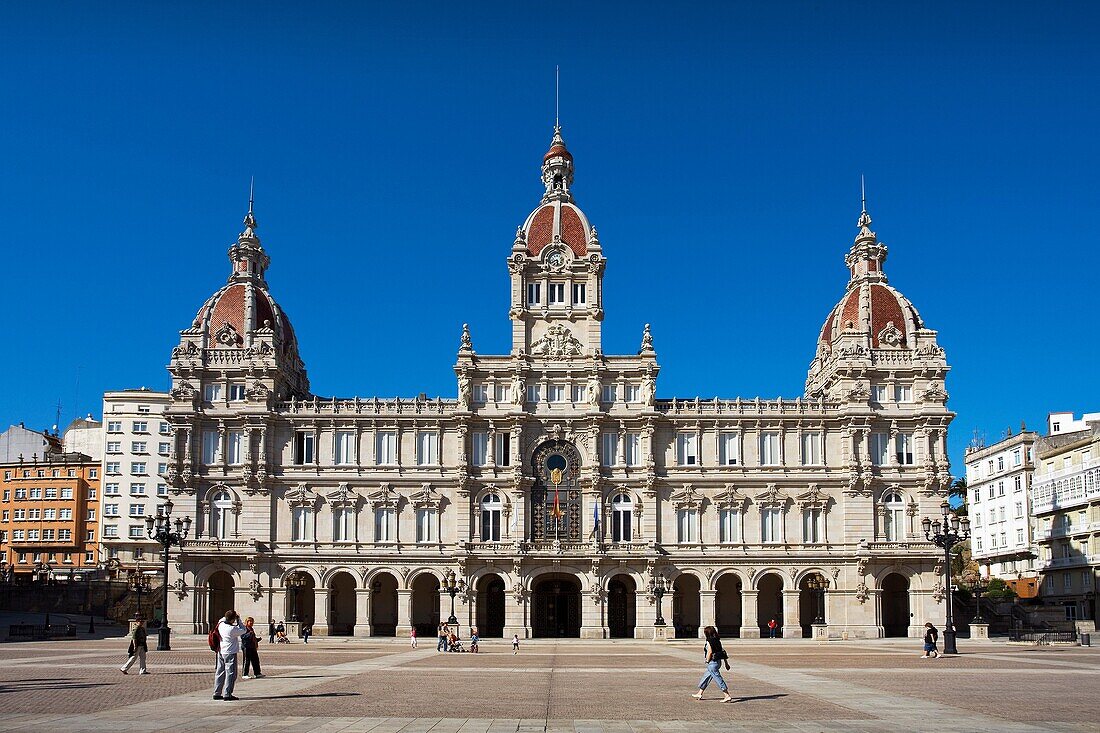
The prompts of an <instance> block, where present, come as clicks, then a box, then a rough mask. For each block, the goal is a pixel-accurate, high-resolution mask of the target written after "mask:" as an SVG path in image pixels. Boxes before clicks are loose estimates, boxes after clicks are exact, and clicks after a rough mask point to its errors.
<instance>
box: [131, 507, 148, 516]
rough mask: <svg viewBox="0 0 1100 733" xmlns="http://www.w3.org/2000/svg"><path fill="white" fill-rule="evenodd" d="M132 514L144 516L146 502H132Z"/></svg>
mask: <svg viewBox="0 0 1100 733" xmlns="http://www.w3.org/2000/svg"><path fill="white" fill-rule="evenodd" d="M130 516H131V517H144V516H145V505H144V504H131V505H130Z"/></svg>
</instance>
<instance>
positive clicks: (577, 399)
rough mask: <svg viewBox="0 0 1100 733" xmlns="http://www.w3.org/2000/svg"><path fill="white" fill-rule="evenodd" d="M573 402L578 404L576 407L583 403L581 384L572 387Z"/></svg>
mask: <svg viewBox="0 0 1100 733" xmlns="http://www.w3.org/2000/svg"><path fill="white" fill-rule="evenodd" d="M573 402H574V404H578V405H579V404H580V403H582V402H584V385H583V384H574V385H573Z"/></svg>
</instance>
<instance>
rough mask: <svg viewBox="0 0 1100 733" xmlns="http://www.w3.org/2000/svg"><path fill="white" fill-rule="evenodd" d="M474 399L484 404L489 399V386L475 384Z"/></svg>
mask: <svg viewBox="0 0 1100 733" xmlns="http://www.w3.org/2000/svg"><path fill="white" fill-rule="evenodd" d="M472 397H473V401H474V402H476V403H477V404H479V405H483V404H485V403H486V402H488V401H489V388H488V387H486V386H485V385H484V384H475V385H474V388H473V395H472Z"/></svg>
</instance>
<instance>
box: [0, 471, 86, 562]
mask: <svg viewBox="0 0 1100 733" xmlns="http://www.w3.org/2000/svg"><path fill="white" fill-rule="evenodd" d="M0 473H2V475H3V477H4V480H3V483H2V484H0V487H2V488H0V562H2V563H3V564H4V569H5V572H11V573H13V574H14V577H16V578H18V577H21V576H23V577H26V576H28V575H31V574H35V573H37V574H38V577H42V576H43V575H45V576H46V577H52V578H53V579H56V580H66V579H69V578H71V577H72V576H73V574H74V572H76V571H91V570H94V569H95V568H96V566H97V564H98V563H99V559H100V558H99V540H100V538H99V536H98V533H99V511H100V509H99V496H100V489H99V481H100V475H99V474H100V462H99V461H98V460H96V459H93V458H91V457H89V456H87V455H85V454H83V453H60V452H58V453H51V452H47V453H44V454H43V455H42V456H41V457H39V456H38V455H37V454H36V455H35V456H34V457H33V458H32V459H31V460H26V459H23V460H17V461H10V460H8V461H5V462H3V463H0ZM8 568H10V571H9V570H8Z"/></svg>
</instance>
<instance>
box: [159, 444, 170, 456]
mask: <svg viewBox="0 0 1100 733" xmlns="http://www.w3.org/2000/svg"><path fill="white" fill-rule="evenodd" d="M171 452H172V444H171V443H157V453H160V454H161V455H162V456H166V455H168V454H169V453H171Z"/></svg>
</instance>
